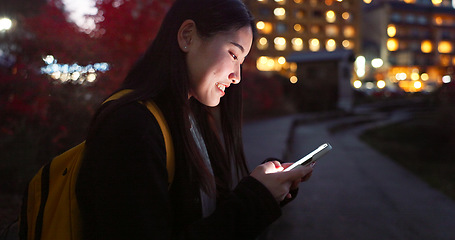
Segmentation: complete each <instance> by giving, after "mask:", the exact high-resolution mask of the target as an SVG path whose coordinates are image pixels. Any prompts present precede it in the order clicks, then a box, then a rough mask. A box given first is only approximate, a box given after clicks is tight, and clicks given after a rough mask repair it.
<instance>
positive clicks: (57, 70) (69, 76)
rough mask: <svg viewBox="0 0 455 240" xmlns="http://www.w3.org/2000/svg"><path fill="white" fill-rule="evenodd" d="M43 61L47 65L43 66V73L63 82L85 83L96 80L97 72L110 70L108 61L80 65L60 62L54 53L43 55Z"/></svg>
mask: <svg viewBox="0 0 455 240" xmlns="http://www.w3.org/2000/svg"><path fill="white" fill-rule="evenodd" d="M43 61H44V62H45V63H46V64H47V66H45V67H42V68H41V73H42V74H47V75H49V76H50V77H51V78H52V79H54V80H58V81H60V82H62V83H64V82H67V81H70V80H71V81H72V82H73V83H79V84H83V83H85V82H89V83H92V82H94V81H95V80H96V77H97V74H96V72H106V71H108V70H109V64H108V63H95V64H89V65H87V66H80V65H78V64H76V63H74V64H72V65H69V64H58V63H57V59H55V57H54V56H52V55H47V56H46V57H43Z"/></svg>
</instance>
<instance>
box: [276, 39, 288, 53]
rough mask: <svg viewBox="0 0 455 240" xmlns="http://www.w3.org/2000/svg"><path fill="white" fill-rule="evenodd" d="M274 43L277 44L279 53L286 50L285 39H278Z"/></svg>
mask: <svg viewBox="0 0 455 240" xmlns="http://www.w3.org/2000/svg"><path fill="white" fill-rule="evenodd" d="M273 42H274V43H275V49H276V50H278V51H284V50H286V39H285V38H284V37H276V38H275V39H274V40H273Z"/></svg>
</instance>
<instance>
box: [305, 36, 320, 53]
mask: <svg viewBox="0 0 455 240" xmlns="http://www.w3.org/2000/svg"><path fill="white" fill-rule="evenodd" d="M308 43H309V48H310V50H311V51H313V52H317V51H319V49H320V48H321V45H320V43H319V39H317V38H312V39H310V40H309V41H308Z"/></svg>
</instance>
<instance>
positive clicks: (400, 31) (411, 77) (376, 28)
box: [363, 0, 455, 92]
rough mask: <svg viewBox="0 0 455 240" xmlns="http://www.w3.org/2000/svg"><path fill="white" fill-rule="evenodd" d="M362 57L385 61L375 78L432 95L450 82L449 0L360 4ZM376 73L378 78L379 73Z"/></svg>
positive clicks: (452, 37) (453, 26)
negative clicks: (361, 14)
mask: <svg viewBox="0 0 455 240" xmlns="http://www.w3.org/2000/svg"><path fill="white" fill-rule="evenodd" d="M364 3H365V5H364V16H367V17H365V18H364V21H363V22H364V25H363V41H364V43H365V44H364V46H366V47H364V48H363V54H364V55H365V57H366V59H367V62H368V61H371V59H373V58H379V59H382V60H383V61H384V64H383V65H382V67H380V68H378V69H376V70H375V71H376V73H373V72H370V74H369V75H368V74H367V75H366V76H365V79H364V80H366V79H368V78H373V80H374V81H378V80H379V79H374V78H377V76H382V77H384V78H385V79H381V80H386V82H387V84H392V85H394V86H398V87H400V88H401V89H403V90H404V91H406V92H420V91H426V92H431V91H434V90H436V89H437V88H438V87H439V86H441V85H442V84H443V82H447V81H450V80H447V79H450V78H451V77H452V78H453V71H454V65H455V9H454V5H453V4H454V3H452V1H451V0H387V1H386V0H371V1H368V2H367V1H365V0H364ZM377 73H380V74H377ZM443 79H444V81H443Z"/></svg>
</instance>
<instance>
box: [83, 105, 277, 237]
mask: <svg viewBox="0 0 455 240" xmlns="http://www.w3.org/2000/svg"><path fill="white" fill-rule="evenodd" d="M173 137H174V138H175V136H173ZM183 162H184V161H181V160H180V161H179V155H178V154H177V157H176V160H175V165H176V168H175V177H174V181H173V183H172V185H171V187H170V189H168V181H167V169H166V152H165V145H164V140H163V135H162V133H161V130H160V127H159V125H158V122H157V121H156V119H155V118H154V116H153V115H152V114H151V113H150V112H149V111H148V110H147V108H146V107H145V106H143V105H141V104H139V103H132V104H128V105H126V106H123V107H120V108H119V109H117V110H115V111H113V112H112V113H111V114H110V115H109V116H107V117H106V118H105V120H104V121H103V122H102V124H100V127H99V128H98V129H97V130H96V132H95V134H94V135H93V136H91V138H90V141H88V142H87V144H86V152H85V157H84V160H83V163H82V166H81V169H80V172H79V176H78V181H77V184H76V194H77V199H78V202H79V208H80V211H81V217H82V221H83V229H84V239H198V240H201V239H254V238H255V237H257V236H258V235H259V234H260V233H261V232H262V231H263V230H264V229H265V228H266V227H267V226H268V225H269V224H270V223H272V222H273V221H274V220H276V219H277V218H278V217H279V216H280V215H281V210H280V207H279V205H278V204H277V203H276V201H275V199H274V197H273V196H272V194H271V193H270V192H269V191H268V190H267V189H266V187H265V186H264V185H262V184H261V183H260V182H258V181H257V180H256V179H254V178H252V177H246V178H244V179H242V180H241V181H240V183H239V184H238V185H237V187H236V188H235V189H234V190H233V191H232V192H231V194H230V195H229V196H228V197H227V198H226V199H223V200H222V201H219V202H218V203H217V208H216V210H215V212H214V213H213V214H212V215H210V216H209V217H207V218H202V211H201V204H200V194H199V185H198V184H197V183H195V182H191V181H190V179H191V178H190V177H189V173H188V171H187V169H188V168H187V167H186V166H185V165H184V163H183Z"/></svg>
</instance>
